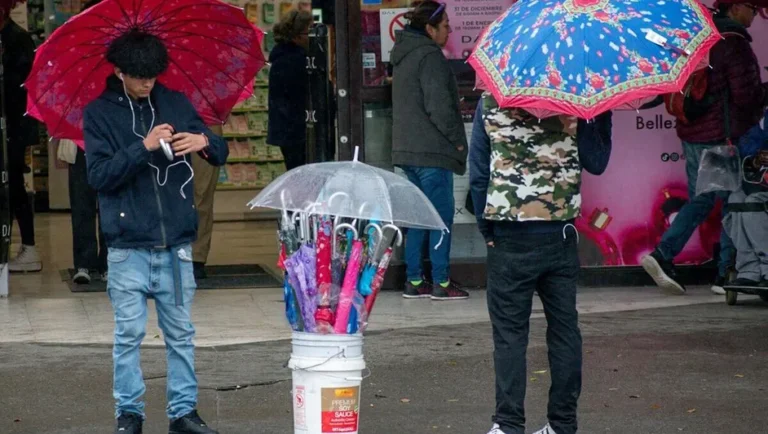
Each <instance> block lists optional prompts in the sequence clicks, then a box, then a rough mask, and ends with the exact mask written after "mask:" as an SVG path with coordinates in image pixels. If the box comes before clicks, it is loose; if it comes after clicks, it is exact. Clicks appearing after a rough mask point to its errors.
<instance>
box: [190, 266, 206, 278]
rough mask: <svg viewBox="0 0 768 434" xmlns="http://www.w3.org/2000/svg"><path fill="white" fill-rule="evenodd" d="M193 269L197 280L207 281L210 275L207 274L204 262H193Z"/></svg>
mask: <svg viewBox="0 0 768 434" xmlns="http://www.w3.org/2000/svg"><path fill="white" fill-rule="evenodd" d="M192 267H193V268H194V271H195V280H201V279H207V278H208V273H206V272H205V264H204V263H202V262H193V263H192Z"/></svg>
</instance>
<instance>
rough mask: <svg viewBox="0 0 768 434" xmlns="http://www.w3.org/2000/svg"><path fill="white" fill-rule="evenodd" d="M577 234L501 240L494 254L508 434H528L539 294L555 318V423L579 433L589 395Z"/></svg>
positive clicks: (499, 408) (491, 306)
mask: <svg viewBox="0 0 768 434" xmlns="http://www.w3.org/2000/svg"><path fill="white" fill-rule="evenodd" d="M577 239H578V235H577V233H576V232H575V230H573V231H571V230H566V232H565V234H564V233H563V232H561V231H555V232H551V233H521V234H518V235H516V236H513V237H507V236H504V237H494V244H495V247H489V248H488V313H489V314H490V318H491V325H492V326H493V347H494V352H493V360H494V366H495V371H496V413H495V415H494V417H493V421H494V422H496V423H498V424H499V425H500V426H501V429H502V430H503V431H504V432H505V433H507V434H525V391H526V385H527V383H528V375H527V372H528V367H527V365H526V354H527V349H528V332H529V330H530V317H531V308H532V303H533V293H534V291H538V294H539V298H540V299H541V303H542V304H543V305H544V314H545V315H546V317H547V349H548V352H549V354H548V355H549V369H550V372H551V379H552V383H551V386H550V388H549V405H548V407H547V419H548V420H549V423H550V424H551V425H552V428H553V429H554V431H555V432H556V433H557V434H575V433H576V431H577V428H578V420H577V407H578V401H579V396H580V395H581V375H582V374H581V371H582V338H581V331H580V330H579V314H578V311H577V310H576V284H577V282H578V276H579V251H578V246H577Z"/></svg>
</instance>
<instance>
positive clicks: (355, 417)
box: [288, 332, 365, 434]
mask: <svg viewBox="0 0 768 434" xmlns="http://www.w3.org/2000/svg"><path fill="white" fill-rule="evenodd" d="M292 342H293V350H292V352H291V360H290V362H288V367H289V368H290V369H291V370H292V371H293V427H294V433H295V434H335V433H347V434H357V431H358V424H359V417H360V386H361V384H362V382H363V371H365V359H364V358H363V335H361V334H356V335H321V334H314V333H301V332H294V333H293V340H292Z"/></svg>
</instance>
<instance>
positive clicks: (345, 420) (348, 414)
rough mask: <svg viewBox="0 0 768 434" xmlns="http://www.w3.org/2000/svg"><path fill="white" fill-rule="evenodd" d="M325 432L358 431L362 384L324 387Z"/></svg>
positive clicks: (323, 411) (322, 395) (322, 394)
mask: <svg viewBox="0 0 768 434" xmlns="http://www.w3.org/2000/svg"><path fill="white" fill-rule="evenodd" d="M320 396H321V397H322V405H321V408H322V413H323V431H322V432H323V434H325V433H340V432H341V433H343V432H351V433H355V432H357V422H358V414H359V412H360V386H355V387H334V388H323V389H322V392H321V395H320Z"/></svg>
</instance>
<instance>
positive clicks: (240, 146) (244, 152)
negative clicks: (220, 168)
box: [235, 140, 251, 158]
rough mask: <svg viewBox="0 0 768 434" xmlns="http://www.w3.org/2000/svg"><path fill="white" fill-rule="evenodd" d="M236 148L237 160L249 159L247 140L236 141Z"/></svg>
mask: <svg viewBox="0 0 768 434" xmlns="http://www.w3.org/2000/svg"><path fill="white" fill-rule="evenodd" d="M235 147H236V148H237V158H251V149H250V147H249V146H248V140H238V141H237V142H235Z"/></svg>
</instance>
